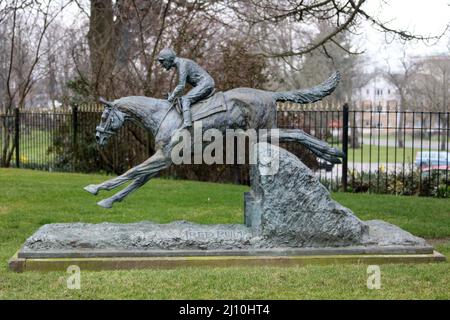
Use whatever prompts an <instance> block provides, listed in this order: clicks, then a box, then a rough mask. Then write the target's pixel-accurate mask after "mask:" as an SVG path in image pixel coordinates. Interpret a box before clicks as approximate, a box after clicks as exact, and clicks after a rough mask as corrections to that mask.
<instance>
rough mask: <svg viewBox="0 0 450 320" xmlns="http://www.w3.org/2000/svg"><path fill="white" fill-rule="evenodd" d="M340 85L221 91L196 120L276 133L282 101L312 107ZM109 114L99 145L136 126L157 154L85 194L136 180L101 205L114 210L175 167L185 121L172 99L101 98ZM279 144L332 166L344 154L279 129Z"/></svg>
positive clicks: (195, 113)
mask: <svg viewBox="0 0 450 320" xmlns="http://www.w3.org/2000/svg"><path fill="white" fill-rule="evenodd" d="M339 80H340V74H339V72H335V73H334V74H333V75H332V76H331V77H330V78H328V79H327V80H326V81H324V82H323V83H322V84H320V85H317V86H315V87H312V88H309V89H301V90H294V91H287V92H270V91H264V90H258V89H252V88H237V89H232V90H229V91H226V92H223V93H222V92H219V93H216V94H215V95H213V96H212V97H210V98H208V99H206V100H204V101H200V102H198V103H196V104H194V105H193V106H192V109H191V110H192V118H193V120H194V121H199V120H201V121H202V130H203V132H205V131H206V130H208V129H212V128H214V129H217V130H219V131H220V132H222V133H225V130H227V129H236V130H237V129H242V130H248V129H256V130H258V129H268V130H270V129H276V128H277V105H276V103H277V102H279V101H281V102H283V101H291V102H295V103H299V104H307V103H312V102H315V101H319V100H321V99H322V98H324V97H326V96H328V95H329V94H331V93H332V92H333V91H334V89H335V88H336V87H337V85H338V83H339ZM101 103H102V104H103V105H104V106H105V109H104V111H103V113H102V116H101V121H100V124H99V125H98V126H97V128H96V135H95V137H96V142H97V143H98V144H99V145H101V146H102V145H105V144H106V143H107V140H108V138H110V137H111V136H112V135H114V134H115V133H116V132H117V131H118V130H119V129H120V128H121V127H122V126H123V124H124V123H125V122H127V121H134V122H136V123H138V124H139V125H141V126H142V127H143V128H144V129H145V130H147V131H148V132H149V133H150V134H152V135H153V137H154V141H155V150H156V151H155V153H154V154H153V155H152V156H151V157H150V158H148V159H147V160H145V161H144V162H143V163H141V164H139V165H137V166H135V167H133V168H131V169H129V170H128V171H126V172H125V173H123V174H122V175H120V176H118V177H115V178H112V179H109V180H107V181H105V182H103V183H100V184H91V185H88V186H87V187H85V188H84V189H85V190H86V191H88V192H89V193H91V194H93V195H97V194H98V192H99V191H100V190H112V189H114V188H117V187H119V186H120V185H122V184H124V183H126V182H128V181H132V183H130V184H129V185H128V186H127V187H126V188H124V189H123V190H121V191H120V192H118V193H116V194H114V195H113V196H112V197H110V198H107V199H104V200H101V201H100V202H98V203H97V204H98V205H99V206H101V207H103V208H111V207H112V206H113V204H114V203H115V202H120V201H122V200H123V199H124V198H125V197H126V196H127V195H129V194H130V193H131V192H132V191H134V190H136V189H137V188H139V187H141V186H142V185H144V184H145V183H147V182H148V181H149V180H150V179H151V178H152V177H154V176H156V175H157V174H158V173H159V172H161V171H162V170H164V169H166V168H168V167H170V166H171V165H172V164H173V163H172V160H171V151H172V149H173V136H174V134H175V133H176V132H177V130H179V128H180V127H181V125H182V122H183V119H182V117H181V115H180V113H179V112H177V109H176V108H173V104H171V103H169V102H168V101H167V100H162V99H155V98H150V97H142V96H130V97H123V98H120V99H117V100H114V101H112V102H109V101H105V100H103V99H101ZM278 130H279V133H278V134H279V141H280V142H287V141H291V142H292V141H294V142H297V143H300V144H301V145H303V146H305V147H306V148H308V149H309V150H310V151H311V152H312V153H313V154H314V155H316V156H317V157H319V158H321V159H323V160H325V161H327V162H329V163H341V161H340V159H339V158H342V157H344V154H343V153H342V152H341V151H340V150H338V149H336V148H332V147H331V146H329V145H328V144H327V143H326V142H324V141H322V140H319V139H317V138H315V137H313V136H311V135H309V134H307V133H305V132H304V131H302V130H300V129H278Z"/></svg>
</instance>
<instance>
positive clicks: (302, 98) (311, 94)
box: [272, 71, 341, 104]
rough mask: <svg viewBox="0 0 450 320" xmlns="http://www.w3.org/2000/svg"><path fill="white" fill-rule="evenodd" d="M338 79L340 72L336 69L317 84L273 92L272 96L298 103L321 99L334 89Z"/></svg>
mask: <svg viewBox="0 0 450 320" xmlns="http://www.w3.org/2000/svg"><path fill="white" fill-rule="evenodd" d="M340 79H341V74H340V73H339V71H336V72H335V73H333V75H332V76H331V77H329V78H328V79H327V80H325V81H324V82H323V83H321V84H319V85H318V86H315V87H312V88H309V89H301V90H294V91H285V92H273V95H272V96H273V98H274V99H275V100H276V101H291V102H296V103H300V104H306V103H312V102H316V101H319V100H322V99H323V98H325V97H326V96H328V95H329V94H331V93H332V92H333V91H334V89H336V87H337V85H338V84H339V80H340Z"/></svg>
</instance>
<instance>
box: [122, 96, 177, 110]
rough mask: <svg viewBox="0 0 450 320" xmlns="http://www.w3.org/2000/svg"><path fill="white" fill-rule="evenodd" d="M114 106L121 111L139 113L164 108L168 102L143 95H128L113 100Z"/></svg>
mask: <svg viewBox="0 0 450 320" xmlns="http://www.w3.org/2000/svg"><path fill="white" fill-rule="evenodd" d="M113 103H114V106H116V107H117V108H118V109H119V110H121V111H124V112H126V111H131V112H133V113H134V114H141V113H142V112H148V111H152V112H154V111H156V110H161V109H165V108H166V107H167V106H168V104H169V102H167V101H166V100H161V99H156V98H151V97H144V96H129V97H123V98H120V99H117V100H114V102H113Z"/></svg>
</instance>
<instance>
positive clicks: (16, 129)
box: [14, 108, 20, 168]
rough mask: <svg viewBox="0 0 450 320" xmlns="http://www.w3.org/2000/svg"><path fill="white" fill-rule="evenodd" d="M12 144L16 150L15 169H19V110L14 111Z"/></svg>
mask: <svg viewBox="0 0 450 320" xmlns="http://www.w3.org/2000/svg"><path fill="white" fill-rule="evenodd" d="M14 115H15V117H14V120H15V121H14V122H15V123H14V144H15V150H16V168H19V167H20V149H19V143H20V112H19V108H15V109H14Z"/></svg>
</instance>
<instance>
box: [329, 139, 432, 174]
mask: <svg viewBox="0 0 450 320" xmlns="http://www.w3.org/2000/svg"><path fill="white" fill-rule="evenodd" d="M333 146H334V147H336V148H338V149H341V150H342V144H335V145H333ZM420 151H421V150H420V148H411V147H405V148H395V147H388V146H381V145H380V146H378V145H375V144H374V145H367V144H365V145H362V146H361V148H357V149H353V148H349V149H348V161H350V162H356V163H360V162H364V163H369V162H370V163H373V164H374V167H373V168H372V170H376V169H377V167H376V164H378V163H379V164H380V166H381V165H384V164H386V163H403V162H405V167H408V166H409V165H414V161H415V160H416V155H417V152H420ZM422 151H425V152H427V151H429V149H428V148H423V150H422ZM431 151H438V150H437V149H431Z"/></svg>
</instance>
